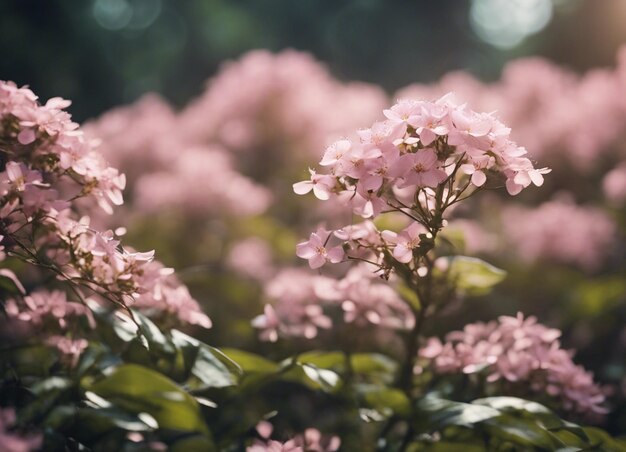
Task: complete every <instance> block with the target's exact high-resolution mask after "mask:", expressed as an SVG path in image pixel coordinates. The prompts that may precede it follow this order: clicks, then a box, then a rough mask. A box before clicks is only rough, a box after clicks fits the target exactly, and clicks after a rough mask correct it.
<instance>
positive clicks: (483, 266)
mask: <svg viewBox="0 0 626 452" xmlns="http://www.w3.org/2000/svg"><path fill="white" fill-rule="evenodd" d="M441 259H446V260H447V262H448V278H449V279H450V280H451V281H452V282H453V283H454V284H455V285H456V287H457V290H458V291H459V292H460V293H463V294H467V295H484V294H486V293H489V291H490V290H491V288H492V287H493V286H495V285H496V284H498V283H500V282H501V281H502V280H504V278H505V277H506V272H505V271H504V270H501V269H499V268H497V267H494V266H493V265H491V264H489V263H487V262H485V261H483V260H481V259H477V258H475V257H467V256H451V257H444V258H441Z"/></svg>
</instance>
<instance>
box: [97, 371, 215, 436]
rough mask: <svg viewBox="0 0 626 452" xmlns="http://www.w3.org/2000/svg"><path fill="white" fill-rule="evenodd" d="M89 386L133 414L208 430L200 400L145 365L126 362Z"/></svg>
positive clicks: (162, 423) (169, 426) (182, 428)
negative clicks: (199, 403)
mask: <svg viewBox="0 0 626 452" xmlns="http://www.w3.org/2000/svg"><path fill="white" fill-rule="evenodd" d="M85 389H87V390H90V391H92V392H94V393H95V394H97V395H99V396H100V397H103V398H104V399H106V400H108V401H110V402H111V403H112V404H113V405H115V406H116V407H119V408H121V409H123V410H125V411H128V412H130V413H132V414H136V415H139V414H141V413H148V414H150V415H151V416H152V417H153V418H154V419H155V420H156V422H157V423H158V425H159V427H161V428H167V429H172V430H180V431H189V432H201V433H205V434H206V433H208V428H207V426H206V424H205V423H204V421H203V420H202V417H201V415H200V408H199V406H198V403H197V402H196V401H195V400H194V398H193V397H191V396H190V395H189V394H187V393H186V392H185V391H183V390H182V389H181V388H179V387H178V386H177V385H176V384H175V383H174V382H173V381H171V380H170V379H169V378H167V377H165V376H163V375H161V374H159V373H157V372H155V371H153V370H150V369H147V368H145V367H142V366H138V365H135V364H125V365H122V366H120V367H117V368H116V369H114V370H113V371H112V372H111V373H110V374H109V375H108V376H106V377H105V378H103V379H101V380H99V381H96V382H95V383H88V382H87V383H85Z"/></svg>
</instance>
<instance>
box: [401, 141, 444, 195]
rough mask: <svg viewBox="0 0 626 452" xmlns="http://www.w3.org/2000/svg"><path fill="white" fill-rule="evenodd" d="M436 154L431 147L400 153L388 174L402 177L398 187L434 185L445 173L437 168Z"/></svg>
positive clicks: (438, 182)
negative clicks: (414, 151) (409, 152)
mask: <svg viewBox="0 0 626 452" xmlns="http://www.w3.org/2000/svg"><path fill="white" fill-rule="evenodd" d="M437 163H438V161H437V154H436V153H435V151H433V150H432V149H423V150H420V151H417V152H416V153H414V154H412V153H411V154H405V155H402V156H401V157H400V158H398V160H397V161H396V162H395V163H394V164H393V165H392V166H391V168H390V169H389V174H390V175H391V176H394V177H400V178H402V179H403V181H404V182H403V183H402V184H401V185H399V187H400V188H402V187H408V186H416V187H420V188H421V187H436V186H437V185H439V184H440V183H441V182H443V181H444V180H445V179H446V178H447V175H446V173H445V171H443V170H441V169H439V168H438V165H437Z"/></svg>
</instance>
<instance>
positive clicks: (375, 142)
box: [294, 95, 550, 268]
mask: <svg viewBox="0 0 626 452" xmlns="http://www.w3.org/2000/svg"><path fill="white" fill-rule="evenodd" d="M384 114H385V116H386V117H387V120H386V121H383V122H377V123H375V124H374V125H373V126H372V127H371V128H369V129H365V130H360V131H359V132H358V135H359V137H360V141H359V142H358V143H355V142H352V141H350V140H348V139H342V140H339V141H337V142H335V143H334V144H332V145H331V146H329V147H328V148H327V149H326V152H325V153H324V156H323V158H322V160H321V161H320V165H322V166H324V167H327V168H328V173H327V174H318V173H317V172H315V171H313V170H311V177H310V180H307V181H303V182H298V183H296V184H294V191H295V192H296V193H297V194H306V193H309V192H310V191H313V193H314V194H315V196H316V197H317V198H318V199H321V200H327V199H330V198H333V199H337V200H339V201H343V202H344V203H345V204H347V205H349V206H350V207H351V208H352V211H353V212H354V213H355V214H356V215H360V216H362V217H364V218H373V217H376V216H378V215H379V214H381V213H383V212H385V211H389V210H394V211H397V212H401V213H404V214H405V215H407V216H410V217H411V218H413V219H414V220H415V221H416V223H415V224H412V225H410V226H409V227H407V228H406V229H405V230H404V231H402V232H400V233H399V234H396V233H393V232H387V233H382V234H380V237H379V239H378V241H379V242H380V241H382V242H383V248H385V249H387V250H393V251H392V253H393V256H394V257H395V258H396V259H397V260H398V261H399V262H402V263H408V262H410V261H412V259H413V249H415V248H417V247H418V246H419V244H420V241H421V235H422V234H427V233H430V234H431V236H432V235H433V234H436V232H438V230H439V229H440V228H441V227H442V218H441V215H442V214H443V211H444V210H445V209H446V208H448V207H450V206H452V205H453V204H454V203H455V202H457V201H459V200H461V199H462V198H461V196H462V195H463V193H465V192H466V191H468V190H469V193H470V194H471V193H473V191H475V190H477V189H479V188H481V187H482V186H484V184H485V183H486V181H487V177H488V175H489V176H498V177H501V178H503V179H505V180H506V187H507V190H508V192H509V193H510V194H512V195H515V194H517V193H519V192H520V191H521V190H522V189H523V188H525V187H528V186H529V185H531V184H534V185H537V186H539V185H542V184H543V174H546V173H548V172H549V171H550V170H549V169H547V168H542V169H535V168H534V166H533V164H532V162H531V161H530V160H529V159H528V158H527V157H525V154H526V150H525V149H524V148H521V147H519V146H517V145H516V144H515V143H513V142H512V141H511V140H510V139H509V133H510V129H508V128H507V127H505V126H504V125H503V124H502V123H501V122H500V121H498V120H497V119H496V118H495V117H494V116H493V115H492V114H485V113H476V112H474V111H471V110H469V109H468V108H466V106H465V105H458V104H456V103H455V102H454V101H453V100H452V97H451V95H446V96H444V97H442V98H440V99H439V100H437V101H435V102H427V101H414V100H401V101H399V102H398V103H397V104H395V105H394V106H392V107H391V108H390V109H388V110H385V111H384ZM466 196H469V195H468V194H467V193H466ZM418 223H419V224H418ZM422 226H424V227H425V228H424V227H422ZM349 228H350V229H351V230H352V229H354V227H353V226H350V227H349ZM368 229H371V228H366V229H361V230H360V231H359V232H358V233H356V236H355V234H354V233H351V237H350V238H349V239H348V241H350V242H352V244H354V243H355V238H356V240H359V239H362V238H364V237H365V236H369V235H371V233H372V231H371V230H368ZM374 233H375V231H374ZM362 234H365V236H363V235H362ZM334 235H335V236H337V233H335V234H334ZM374 235H375V234H374ZM329 237H330V235H329V234H326V233H322V234H320V232H319V231H318V232H317V233H314V234H311V237H310V239H309V240H308V241H307V242H302V243H300V244H299V245H298V256H300V257H302V258H304V259H307V260H308V261H309V265H310V266H311V268H319V267H320V266H322V265H323V264H324V263H326V262H327V261H330V262H333V263H334V262H339V261H341V259H342V253H341V248H340V247H329V246H328V240H329ZM337 237H338V236H337ZM344 240H346V239H344ZM357 245H360V244H358V243H357ZM380 252H381V250H380V249H377V254H379V253H380Z"/></svg>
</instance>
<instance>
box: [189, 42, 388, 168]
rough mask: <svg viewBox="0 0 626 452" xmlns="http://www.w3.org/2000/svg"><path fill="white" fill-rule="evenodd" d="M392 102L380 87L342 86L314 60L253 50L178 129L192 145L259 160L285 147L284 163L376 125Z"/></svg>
mask: <svg viewBox="0 0 626 452" xmlns="http://www.w3.org/2000/svg"><path fill="white" fill-rule="evenodd" d="M386 104H387V96H386V95H385V93H384V92H383V91H382V90H381V89H380V88H378V87H376V86H373V85H366V84H363V83H350V84H343V83H340V82H339V81H337V80H336V79H335V78H334V77H332V75H331V74H330V73H329V71H328V70H327V69H326V68H325V67H324V66H323V65H321V64H320V63H319V62H317V61H315V60H314V59H313V58H312V57H311V56H310V55H308V54H305V53H301V52H296V51H293V50H287V51H284V52H281V53H279V54H272V53H270V52H268V51H266V50H255V51H252V52H249V53H247V54H246V55H244V56H243V57H242V58H241V59H240V60H239V61H237V62H230V63H227V64H225V65H224V67H223V68H222V69H221V71H220V72H219V74H218V75H217V76H216V77H214V78H213V79H211V80H209V82H208V85H207V89H206V91H205V92H204V93H203V94H202V95H201V97H200V98H198V99H197V100H195V101H194V102H192V103H191V104H190V105H189V106H188V107H187V108H186V109H185V110H184V111H183V112H182V113H181V117H180V128H181V133H182V135H183V136H184V137H185V138H186V139H187V140H188V142H190V143H205V144H208V143H217V144H221V145H223V146H225V147H226V148H228V149H232V150H235V151H237V152H242V153H245V154H248V158H251V157H252V158H255V160H256V159H257V158H260V159H265V158H268V154H269V153H275V152H276V149H277V148H281V147H282V148H284V149H283V150H284V153H283V154H282V155H281V156H280V157H279V158H280V159H281V160H284V159H289V160H290V161H293V160H294V158H296V159H298V158H299V159H300V160H299V161H301V159H302V157H307V156H315V155H317V149H319V148H320V147H322V146H324V145H325V144H326V143H325V142H324V140H325V139H326V138H327V137H329V136H338V135H342V134H344V133H345V132H346V131H349V130H352V129H354V128H356V127H358V126H359V125H360V124H363V123H368V122H371V121H373V120H374V119H375V118H376V117H377V116H378V114H379V112H380V110H381V109H382V108H384V106H385V105H386ZM294 149H297V150H298V152H294ZM261 150H262V151H261ZM256 152H260V154H259V155H258V157H254V156H251V155H250V154H252V153H256ZM281 163H282V162H281Z"/></svg>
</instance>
